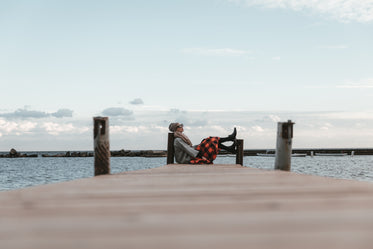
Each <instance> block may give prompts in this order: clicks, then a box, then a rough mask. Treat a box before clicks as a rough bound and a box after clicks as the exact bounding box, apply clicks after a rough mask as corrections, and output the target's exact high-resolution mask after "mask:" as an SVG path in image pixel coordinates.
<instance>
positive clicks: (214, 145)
mask: <svg viewBox="0 0 373 249" xmlns="http://www.w3.org/2000/svg"><path fill="white" fill-rule="evenodd" d="M219 140H220V138H219V137H208V138H205V139H203V140H202V142H201V143H200V144H199V145H198V146H197V148H196V150H198V151H200V152H201V153H200V155H201V156H203V157H205V158H206V159H207V160H206V159H203V158H199V157H195V158H192V159H191V160H190V163H191V164H212V163H213V161H214V160H215V158H216V156H217V155H218V153H219V151H220V148H219Z"/></svg>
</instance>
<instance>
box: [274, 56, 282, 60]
mask: <svg viewBox="0 0 373 249" xmlns="http://www.w3.org/2000/svg"><path fill="white" fill-rule="evenodd" d="M272 60H274V61H279V60H281V57H280V56H275V57H272Z"/></svg>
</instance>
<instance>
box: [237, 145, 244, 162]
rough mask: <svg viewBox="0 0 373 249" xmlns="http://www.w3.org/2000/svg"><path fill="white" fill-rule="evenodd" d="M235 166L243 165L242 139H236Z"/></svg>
mask: <svg viewBox="0 0 373 249" xmlns="http://www.w3.org/2000/svg"><path fill="white" fill-rule="evenodd" d="M236 164H240V165H243V139H237V154H236Z"/></svg>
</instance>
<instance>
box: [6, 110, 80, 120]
mask: <svg viewBox="0 0 373 249" xmlns="http://www.w3.org/2000/svg"><path fill="white" fill-rule="evenodd" d="M72 116H73V111H72V110H69V109H59V110H58V111H57V112H53V113H47V112H43V111H34V110H29V109H28V108H23V109H17V110H16V111H14V112H10V113H0V117H5V118H10V119H14V118H15V119H28V118H36V119H38V118H48V117H56V118H64V117H72Z"/></svg>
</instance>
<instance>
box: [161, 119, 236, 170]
mask: <svg viewBox="0 0 373 249" xmlns="http://www.w3.org/2000/svg"><path fill="white" fill-rule="evenodd" d="M168 128H169V130H170V131H171V132H173V133H174V137H175V140H174V151H175V159H176V162H177V163H180V164H188V163H192V164H203V163H206V164H212V163H213V161H214V160H215V158H216V156H217V155H218V153H219V151H220V149H224V150H226V151H228V152H231V153H234V154H235V153H236V152H237V150H236V135H237V131H236V128H234V131H233V133H232V134H231V135H229V136H227V137H208V138H205V139H203V140H202V142H201V143H200V144H199V145H197V146H193V145H192V142H191V141H190V140H189V138H188V137H187V136H186V135H185V134H184V133H183V132H184V125H183V124H180V123H171V124H170V125H169V127H168ZM225 142H233V144H232V145H231V146H225V145H224V144H223V143H225Z"/></svg>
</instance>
